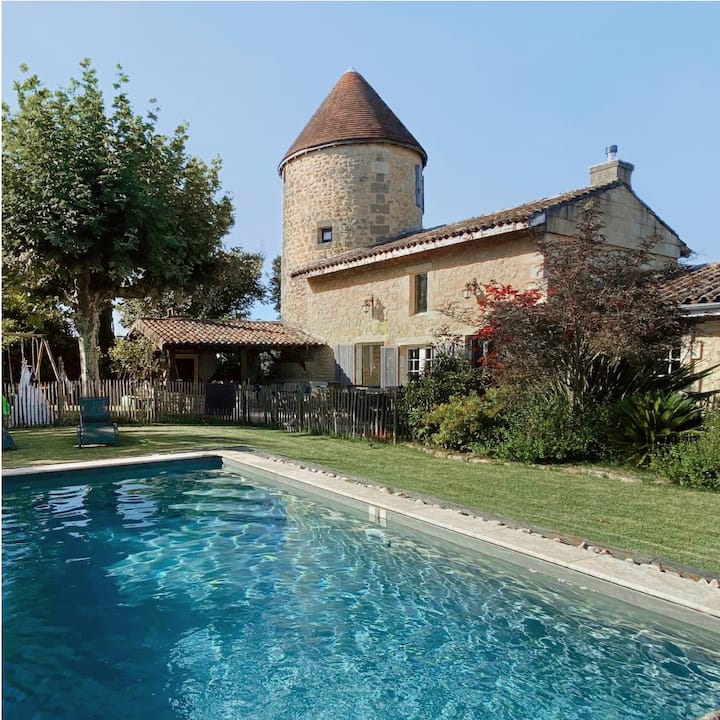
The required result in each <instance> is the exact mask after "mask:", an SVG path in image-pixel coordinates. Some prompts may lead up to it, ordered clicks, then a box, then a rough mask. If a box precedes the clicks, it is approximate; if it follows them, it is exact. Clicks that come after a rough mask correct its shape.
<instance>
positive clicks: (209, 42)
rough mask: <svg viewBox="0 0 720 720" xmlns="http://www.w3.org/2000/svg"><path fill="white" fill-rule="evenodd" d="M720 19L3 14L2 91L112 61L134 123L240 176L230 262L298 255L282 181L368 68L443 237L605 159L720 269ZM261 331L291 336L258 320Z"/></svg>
mask: <svg viewBox="0 0 720 720" xmlns="http://www.w3.org/2000/svg"><path fill="white" fill-rule="evenodd" d="M719 27H720V4H717V3H613V4H604V3H597V4H595V3H593V4H590V3H430V2H428V3H414V2H403V3H374V2H373V3H329V2H328V3H280V2H278V3H275V2H272V3H235V2H217V3H211V2H179V3H175V2H158V3H150V2H128V3H111V2H101V3H94V2H72V3H67V2H50V3H43V2H7V1H6V2H3V3H2V93H3V98H4V99H5V100H6V101H11V100H12V83H13V81H14V80H16V79H17V78H18V77H19V71H18V67H19V65H20V64H21V63H23V62H25V63H27V64H28V65H29V66H30V68H31V70H32V71H33V72H35V73H37V74H38V75H39V76H40V77H41V78H42V80H43V81H44V82H45V83H46V85H48V86H49V87H51V88H55V87H58V86H60V85H66V84H67V82H68V80H69V79H70V77H72V76H77V75H78V74H79V72H78V63H79V61H80V60H81V59H82V58H84V57H89V58H91V59H92V60H93V63H94V65H95V67H96V68H97V70H98V72H99V74H100V77H101V79H102V81H103V83H104V85H105V87H106V88H107V93H108V96H109V95H110V93H111V91H112V89H111V84H112V82H113V79H114V73H115V65H116V64H117V63H120V64H122V66H123V68H124V70H125V71H126V72H127V74H128V75H129V76H130V86H129V94H130V96H131V98H132V99H133V102H134V104H135V110H136V111H138V112H144V111H145V110H146V109H147V108H148V107H149V103H148V100H149V99H150V98H152V97H156V98H157V99H158V103H159V105H160V108H161V113H160V128H161V129H162V130H164V131H170V130H172V129H173V128H174V127H175V126H176V125H177V124H179V123H180V122H182V121H187V122H189V124H190V131H189V132H190V143H189V148H190V151H191V152H193V153H194V154H197V155H200V156H201V157H203V158H205V159H207V160H209V159H210V158H211V157H214V156H216V155H219V156H220V157H221V158H222V160H223V172H222V179H223V185H224V188H225V189H226V190H227V191H228V192H230V194H231V195H232V197H233V200H234V203H235V207H236V223H235V227H234V228H233V230H232V232H231V234H230V235H229V236H228V238H226V245H228V246H238V245H239V246H241V247H243V248H244V249H245V250H249V251H254V252H255V251H257V252H261V253H262V254H263V255H264V256H265V258H266V266H267V268H268V269H269V265H270V261H271V260H272V258H273V257H274V256H275V255H277V254H279V253H280V250H281V242H282V217H281V207H282V204H281V203H282V197H281V191H282V187H281V182H280V179H279V177H278V175H277V165H278V163H279V161H280V159H281V158H282V156H283V154H284V153H285V151H286V150H287V148H288V147H289V146H290V144H291V143H292V142H293V140H294V139H295V137H296V136H297V135H298V133H299V132H300V131H301V130H302V128H303V127H304V125H305V124H306V122H307V121H308V120H309V119H310V117H311V115H312V114H313V112H314V111H315V110H316V109H317V107H318V105H319V104H320V103H321V102H322V100H323V99H324V97H325V96H326V95H327V93H328V92H329V91H330V89H331V88H332V86H333V85H334V84H335V82H336V81H337V80H338V78H339V77H340V76H341V75H342V74H343V72H345V71H346V70H347V69H348V68H349V67H351V66H352V67H354V68H355V69H356V70H358V71H359V72H360V73H361V74H362V75H363V76H364V77H365V78H366V80H368V82H369V83H370V84H371V85H372V86H373V87H374V88H375V89H376V90H377V91H378V93H379V94H380V95H381V96H382V97H383V99H384V100H385V101H386V102H387V104H388V105H389V106H390V107H391V108H392V109H393V110H394V111H395V113H396V114H397V115H398V117H399V118H400V119H401V120H402V121H403V122H404V123H405V125H406V126H407V127H408V129H409V130H410V131H411V132H412V133H413V134H414V135H415V137H416V138H417V139H418V140H419V141H420V143H421V144H422V145H423V147H424V148H425V150H426V151H427V153H428V157H429V160H428V166H427V168H426V171H425V201H426V209H425V217H424V225H425V226H426V227H432V226H435V225H439V224H443V223H447V222H454V221H458V220H462V219H465V218H469V217H473V216H475V215H480V214H483V213H485V212H491V211H493V210H498V209H501V208H504V207H511V206H513V205H516V204H519V203H523V202H528V201H530V200H535V199H538V198H542V197H546V196H548V195H554V194H556V193H560V192H564V191H566V190H570V189H573V188H578V187H583V186H584V185H586V184H587V168H588V167H589V166H590V165H593V164H597V163H599V162H602V161H603V160H604V158H605V156H604V148H605V146H606V145H609V144H617V145H618V146H619V149H620V152H619V156H620V157H621V159H623V160H627V161H629V162H632V163H634V164H635V173H634V175H633V188H634V189H635V191H636V192H637V194H638V195H639V196H640V197H641V198H642V199H643V200H644V201H645V202H647V203H648V204H649V205H650V206H651V207H652V208H653V209H654V210H655V211H656V212H657V213H658V214H659V215H660V217H662V218H663V219H664V220H665V221H666V222H667V223H668V224H669V225H670V226H671V227H673V228H674V229H675V230H676V231H677V232H678V233H679V235H680V236H681V237H682V238H683V240H685V242H686V243H687V244H688V245H689V246H690V247H691V248H692V249H693V250H695V252H696V253H697V256H696V258H695V262H706V261H709V260H720V230H719V229H718V221H717V220H716V219H715V217H714V211H715V209H717V207H718V203H719V202H720V174H719V170H720V42H718V39H717V37H718V36H717V33H718V28H719ZM253 315H254V317H256V318H258V319H272V318H274V312H273V311H272V309H270V308H269V307H260V306H258V307H256V308H255V310H254V313H253Z"/></svg>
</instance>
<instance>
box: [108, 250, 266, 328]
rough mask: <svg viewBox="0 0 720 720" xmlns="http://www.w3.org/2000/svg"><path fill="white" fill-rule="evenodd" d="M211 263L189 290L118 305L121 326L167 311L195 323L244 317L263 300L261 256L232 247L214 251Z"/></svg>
mask: <svg viewBox="0 0 720 720" xmlns="http://www.w3.org/2000/svg"><path fill="white" fill-rule="evenodd" d="M212 260H213V262H212V264H211V266H210V268H209V269H208V271H207V272H206V274H205V275H204V277H203V278H202V280H200V282H199V283H198V285H197V286H196V287H195V288H193V289H191V290H185V291H183V290H168V291H166V292H164V293H162V294H161V295H155V296H150V297H146V298H137V299H129V300H124V301H122V302H121V303H119V304H118V310H119V312H120V317H121V321H122V324H123V325H124V326H125V327H128V328H129V327H130V325H132V323H133V322H134V321H135V320H137V319H138V318H140V317H147V316H163V315H165V314H166V313H167V311H168V310H174V311H175V312H177V313H178V314H180V315H184V316H186V317H191V318H196V319H199V320H203V319H206V318H211V319H212V318H217V319H220V320H235V319H241V318H246V317H247V316H248V314H249V312H250V309H251V307H252V305H253V303H254V302H255V301H262V300H264V299H265V297H266V291H265V288H264V287H263V285H262V264H263V257H262V255H260V254H258V253H246V252H243V251H242V250H241V249H240V248H233V249H232V250H229V251H227V250H218V251H217V252H216V253H215V254H214V256H213V258H212Z"/></svg>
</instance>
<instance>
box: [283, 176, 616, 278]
mask: <svg viewBox="0 0 720 720" xmlns="http://www.w3.org/2000/svg"><path fill="white" fill-rule="evenodd" d="M622 184H623V183H622V182H621V181H619V180H618V181H615V182H612V183H608V184H606V185H599V186H593V187H585V188H580V189H579V190H570V191H569V192H565V193H562V194H561V195H554V196H552V197H549V198H542V199H541V200H535V201H533V202H529V203H524V204H522V205H517V206H516V207H512V208H507V209H505V210H498V211H497V212H492V213H488V214H486V215H480V216H478V217H474V218H470V219H469V220H462V221H460V222H456V223H451V224H449V225H441V226H440V227H437V228H432V229H430V230H423V231H421V232H418V233H414V234H412V235H405V236H404V237H401V238H398V239H395V240H391V241H389V242H383V243H381V244H378V245H373V246H371V247H368V248H357V249H354V250H349V251H347V252H344V253H340V254H339V255H335V256H333V257H331V258H327V259H325V260H321V261H319V262H316V263H313V264H312V265H308V266H306V267H304V268H300V269H299V270H296V271H295V272H294V273H293V276H296V275H303V274H305V273H308V272H312V271H314V270H320V269H323V268H328V267H332V266H335V265H342V264H343V263H346V262H350V261H353V260H362V259H365V258H370V257H374V256H381V255H383V254H385V253H388V252H391V251H393V250H400V249H403V248H410V247H416V246H422V245H428V244H430V243H432V242H436V241H438V240H444V239H446V238H451V237H456V236H460V235H465V234H469V233H475V232H478V231H480V230H489V229H491V228H496V227H502V226H503V225H512V224H514V223H525V222H529V221H530V220H531V219H532V218H533V216H535V215H537V214H539V213H542V212H545V211H547V210H550V209H552V208H555V207H559V206H561V205H564V204H566V203H569V202H576V201H577V200H582V199H584V198H589V197H591V196H593V195H596V194H598V193H601V192H605V191H606V190H610V189H612V188H614V187H620V186H621V185H622Z"/></svg>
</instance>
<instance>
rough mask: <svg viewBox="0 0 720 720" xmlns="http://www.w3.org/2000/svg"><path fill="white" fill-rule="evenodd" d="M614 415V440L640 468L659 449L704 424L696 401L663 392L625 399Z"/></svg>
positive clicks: (618, 405) (653, 392)
mask: <svg viewBox="0 0 720 720" xmlns="http://www.w3.org/2000/svg"><path fill="white" fill-rule="evenodd" d="M612 416H613V420H614V424H613V428H612V430H611V439H612V441H613V442H614V443H615V445H616V446H617V447H618V448H619V449H620V450H621V452H622V453H623V454H624V455H625V457H626V458H628V459H631V460H634V461H635V462H636V463H637V464H638V465H647V464H648V463H649V462H650V458H651V455H652V453H653V452H654V451H655V450H656V449H657V448H658V447H659V446H661V445H668V444H671V443H674V442H677V440H679V439H680V438H681V437H682V436H683V434H684V433H687V432H688V431H690V430H693V429H694V428H697V427H698V426H699V425H700V424H701V423H702V410H701V408H700V406H699V405H698V403H697V402H696V401H695V400H694V399H693V398H691V397H688V396H687V395H685V394H683V393H679V392H666V391H663V390H651V391H649V392H646V393H643V394H641V395H631V396H629V397H626V398H625V399H623V400H621V401H620V402H619V403H617V405H615V407H614V408H613V412H612Z"/></svg>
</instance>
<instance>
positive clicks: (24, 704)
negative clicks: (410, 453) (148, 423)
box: [2, 460, 720, 720]
mask: <svg viewBox="0 0 720 720" xmlns="http://www.w3.org/2000/svg"><path fill="white" fill-rule="evenodd" d="M3 501H4V502H3V513H4V514H3V558H2V560H3V627H4V634H3V645H4V648H3V650H4V662H3V680H4V699H3V710H4V712H5V713H6V717H9V718H48V719H49V718H52V719H53V720H64V719H65V718H73V719H77V718H95V717H97V718H118V719H119V718H124V719H127V718H140V717H142V718H145V717H152V718H153V719H154V720H164V719H165V718H193V719H201V718H203V719H204V718H208V719H210V718H213V719H216V718H333V719H335V718H383V719H384V718H388V719H390V718H393V719H394V718H493V719H495V718H499V719H507V720H520V718H523V719H524V718H528V717H532V718H536V719H538V720H549V719H551V718H552V719H558V720H559V719H560V718H562V719H563V720H574V719H577V720H585V719H587V720H590V719H592V720H610V719H613V720H615V719H618V720H619V719H620V718H641V717H642V718H656V719H657V720H673V719H675V718H678V719H681V718H682V719H683V720H685V719H688V720H692V719H693V718H696V717H699V716H700V715H702V714H703V713H704V712H707V711H708V710H711V709H713V708H714V707H718V706H720V651H719V650H718V648H720V643H718V637H716V636H713V635H712V634H710V633H708V632H707V630H706V629H705V630H702V631H700V630H696V629H694V628H692V627H691V626H688V625H685V624H683V623H670V622H668V620H667V618H665V617H663V616H660V615H654V614H652V613H647V612H642V611H641V610H640V609H639V608H637V607H633V606H632V605H630V604H627V603H623V602H620V601H617V600H613V599H610V598H607V597H605V596H602V595H600V594H598V593H593V592H590V591H589V590H588V589H583V587H584V586H582V585H580V584H578V585H573V584H571V583H568V582H558V580H557V576H552V575H550V576H546V575H544V574H543V573H539V572H535V573H532V572H528V571H524V570H523V569H522V568H521V567H519V566H518V565H516V564H511V563H507V562H504V561H502V560H498V559H497V558H487V557H484V556H482V555H478V554H476V553H470V552H465V551H463V550H461V549H460V548H455V547H452V546H444V545H441V544H437V543H435V542H431V541H429V540H427V539H425V538H423V537H422V536H418V535H413V534H408V533H405V532H399V531H396V530H393V529H380V528H378V526H376V525H372V524H370V523H369V522H368V521H367V516H365V518H362V517H360V516H358V515H357V514H353V513H352V512H350V513H348V512H345V511H342V510H340V509H338V508H336V507H332V506H329V505H328V504H327V503H325V502H319V501H318V500H316V499H313V498H308V497H303V496H300V495H297V494H295V493H292V492H289V491H288V490H287V489H285V488H284V487H283V486H282V485H275V484H273V483H272V482H269V481H268V478H266V477H263V476H261V475H255V474H253V473H252V472H248V471H245V470H242V469H241V470H240V472H239V474H238V472H237V470H235V469H232V468H230V467H227V466H222V463H220V462H219V461H217V460H203V461H195V462H192V463H188V462H185V463H184V464H183V465H178V464H170V463H168V464H157V463H156V464H153V465H152V466H142V465H138V466H135V467H128V468H123V469H117V470H106V471H103V472H102V474H97V473H96V474H95V475H94V476H88V474H86V473H85V474H72V473H69V474H68V473H59V474H55V475H50V476H48V477H45V478H42V479H41V478H38V477H35V478H32V479H22V478H15V479H12V480H11V481H9V482H6V484H5V487H4V490H3Z"/></svg>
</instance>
